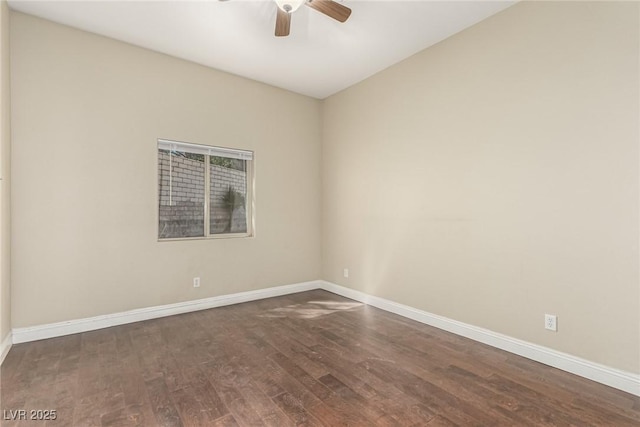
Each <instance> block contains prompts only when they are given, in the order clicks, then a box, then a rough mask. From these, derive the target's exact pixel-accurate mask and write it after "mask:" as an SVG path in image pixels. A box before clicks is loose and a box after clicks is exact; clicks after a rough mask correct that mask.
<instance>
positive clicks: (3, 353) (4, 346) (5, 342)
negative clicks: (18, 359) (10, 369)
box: [0, 331, 13, 365]
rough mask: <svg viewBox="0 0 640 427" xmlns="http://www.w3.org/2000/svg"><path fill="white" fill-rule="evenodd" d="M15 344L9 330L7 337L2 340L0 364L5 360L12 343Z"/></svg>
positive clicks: (0, 344)
mask: <svg viewBox="0 0 640 427" xmlns="http://www.w3.org/2000/svg"><path fill="white" fill-rule="evenodd" d="M12 344H13V339H12V333H11V331H9V333H8V334H7V336H6V337H4V339H3V340H2V342H0V365H2V362H4V358H5V357H7V353H9V350H10V349H11V345H12Z"/></svg>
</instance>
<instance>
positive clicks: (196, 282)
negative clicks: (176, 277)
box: [193, 277, 200, 288]
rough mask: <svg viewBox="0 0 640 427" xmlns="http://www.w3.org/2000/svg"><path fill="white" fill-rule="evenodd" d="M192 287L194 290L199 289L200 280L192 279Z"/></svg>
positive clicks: (197, 278)
mask: <svg viewBox="0 0 640 427" xmlns="http://www.w3.org/2000/svg"><path fill="white" fill-rule="evenodd" d="M193 287H194V288H199V287H200V278H199V277H194V278H193Z"/></svg>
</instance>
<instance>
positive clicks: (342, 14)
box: [274, 0, 351, 37]
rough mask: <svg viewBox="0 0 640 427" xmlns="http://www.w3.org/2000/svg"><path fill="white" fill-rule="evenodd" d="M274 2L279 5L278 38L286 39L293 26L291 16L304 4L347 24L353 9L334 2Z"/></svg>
mask: <svg viewBox="0 0 640 427" xmlns="http://www.w3.org/2000/svg"><path fill="white" fill-rule="evenodd" d="M274 1H275V2H276V4H277V5H278V15H277V16H276V37H284V36H288V35H289V27H290V26H291V14H292V13H293V12H295V11H296V10H298V8H299V7H300V6H302V5H303V4H304V5H306V6H309V7H310V8H311V9H315V10H317V11H318V12H320V13H324V14H325V15H327V16H328V17H330V18H333V19H335V20H336V21H340V22H345V21H346V20H347V19H348V18H349V15H351V9H349V8H348V7H345V6H343V5H341V4H340V3H336V2H335V1H332V0H274Z"/></svg>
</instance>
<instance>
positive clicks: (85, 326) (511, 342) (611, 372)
mask: <svg viewBox="0 0 640 427" xmlns="http://www.w3.org/2000/svg"><path fill="white" fill-rule="evenodd" d="M313 289H324V290H326V291H329V292H333V293H335V294H338V295H342V296H344V297H347V298H351V299H353V300H356V301H359V302H362V303H365V304H368V305H371V306H373V307H377V308H380V309H382V310H385V311H389V312H391V313H395V314H398V315H400V316H403V317H407V318H409V319H413V320H416V321H418V322H420V323H424V324H426V325H430V326H434V327H436V328H439V329H442V330H445V331H448V332H451V333H454V334H456V335H460V336H463V337H466V338H470V339H472V340H474V341H479V342H481V343H484V344H487V345H490V346H492V347H496V348H499V349H502V350H505V351H508V352H510V353H514V354H517V355H519V356H523V357H526V358H528V359H531V360H535V361H537V362H540V363H544V364H545V365H549V366H553V367H555V368H558V369H561V370H563V371H567V372H571V373H572V374H576V375H579V376H581V377H584V378H588V379H590V380H593V381H596V382H599V383H601V384H605V385H608V386H610V387H614V388H617V389H619V390H623V391H626V392H628V393H631V394H634V395H636V396H640V375H638V374H633V373H630V372H624V371H621V370H618V369H614V368H610V367H608V366H604V365H600V364H598V363H595V362H591V361H588V360H585V359H581V358H579V357H576V356H573V355H570V354H566V353H562V352H559V351H556V350H553V349H550V348H547V347H543V346H540V345H537V344H532V343H529V342H526V341H522V340H519V339H516V338H512V337H509V336H507V335H503V334H499V333H497V332H493V331H490V330H488V329H484V328H480V327H477V326H473V325H469V324H466V323H462V322H458V321H457V320H452V319H449V318H446V317H443V316H438V315H436V314H432V313H429V312H426V311H423V310H419V309H417V308H413V307H409V306H407V305H403V304H399V303H396V302H393V301H390V300H387V299H384V298H380V297H376V296H373V295H369V294H366V293H364V292H360V291H356V290H354V289H350V288H346V287H344V286H340V285H336V284H335V283H330V282H326V281H323V280H317V281H311V282H303V283H296V284H293V285H285V286H277V287H274V288H266V289H259V290H255V291H248V292H240V293H237V294H230V295H222V296H217V297H211V298H204V299H199V300H194V301H185V302H180V303H175V304H168V305H162V306H156V307H148V308H141V309H136V310H130V311H125V312H122V313H114V314H106V315H103V316H95V317H89V318H85V319H77V320H70V321H66V322H58V323H50V324H46V325H38V326H32V327H27V328H14V329H13V330H12V333H10V334H8V335H7V337H5V339H4V340H3V341H2V343H1V344H0V363H2V360H4V357H5V356H6V354H7V352H8V351H9V348H10V347H11V344H12V343H15V344H18V343H23V342H29V341H36V340H41V339H46V338H53V337H59V336H63V335H70V334H76V333H80V332H87V331H93V330H96V329H102V328H108V327H111V326H117V325H123V324H125V323H133V322H139V321H142V320H149V319H156V318H159V317H165V316H171V315H174V314H181V313H188V312H192V311H198V310H205V309H208V308H214V307H221V306H225V305H231V304H238V303H242V302H248V301H255V300H260V299H264V298H271V297H277V296H281V295H288V294H293V293H297V292H304V291H310V290H313Z"/></svg>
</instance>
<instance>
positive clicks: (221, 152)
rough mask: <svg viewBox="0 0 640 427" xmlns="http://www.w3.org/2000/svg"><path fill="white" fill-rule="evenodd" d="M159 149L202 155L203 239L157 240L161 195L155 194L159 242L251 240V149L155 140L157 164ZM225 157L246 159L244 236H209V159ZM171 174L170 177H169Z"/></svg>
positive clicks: (253, 182)
mask: <svg viewBox="0 0 640 427" xmlns="http://www.w3.org/2000/svg"><path fill="white" fill-rule="evenodd" d="M159 150H169V151H182V152H185V153H192V154H203V155H204V163H205V168H204V193H205V194H204V236H195V237H163V238H161V237H160V194H159V192H156V196H157V203H156V208H157V209H156V213H157V220H156V226H157V227H158V228H157V230H156V236H157V238H158V241H159V242H170V241H175V240H202V239H229V238H241V237H253V236H254V226H255V219H254V217H253V212H254V203H255V201H254V196H253V195H254V185H255V177H254V173H253V171H254V165H253V163H254V161H255V155H254V152H253V151H250V150H239V149H235V148H227V147H217V146H212V145H202V144H193V143H190V142H181V141H172V140H168V139H158V144H157V147H156V162H157V156H158V152H159ZM211 156H214V157H226V158H231V159H240V160H246V165H247V170H246V174H247V176H246V185H247V193H246V195H245V205H246V206H245V212H246V222H247V231H246V232H245V233H216V234H211V233H210V228H211V223H210V214H211V213H210V209H209V204H210V201H209V199H210V198H211V162H210V157H211ZM172 172H173V171H170V173H169V176H171V173H172ZM156 175H157V179H158V185H157V186H156V188H159V186H160V182H159V180H160V174H159V173H156Z"/></svg>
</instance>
